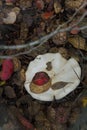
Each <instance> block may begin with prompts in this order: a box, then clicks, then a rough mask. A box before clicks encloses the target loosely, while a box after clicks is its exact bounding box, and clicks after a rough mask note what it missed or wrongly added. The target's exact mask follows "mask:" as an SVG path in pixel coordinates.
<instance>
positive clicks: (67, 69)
mask: <svg viewBox="0 0 87 130" xmlns="http://www.w3.org/2000/svg"><path fill="white" fill-rule="evenodd" d="M41 71H43V72H46V73H47V74H48V76H49V77H50V79H51V86H53V85H54V84H55V83H58V82H62V83H63V82H64V83H66V84H65V85H64V86H63V87H59V88H57V89H53V88H52V87H51V86H50V88H49V89H47V90H46V91H44V92H42V93H39V94H38V93H34V92H32V91H31V89H30V88H31V83H32V79H33V78H34V76H35V74H36V73H37V72H41ZM77 75H78V76H77ZM80 76H81V68H80V66H79V64H78V62H77V61H76V60H75V59H74V58H70V59H69V60H66V59H65V58H63V57H62V55H61V54H60V53H46V54H44V55H38V56H37V57H36V58H35V59H34V60H33V61H31V62H30V64H29V66H28V69H27V71H26V81H25V84H24V85H25V89H26V90H27V92H28V93H29V94H30V95H31V96H32V97H33V98H35V99H38V100H41V101H52V100H53V99H54V97H55V99H56V100H59V99H62V98H63V97H65V96H66V95H68V94H69V93H71V92H72V91H73V90H74V89H76V88H77V86H78V85H79V83H80ZM78 77H79V78H78ZM40 87H41V86H40Z"/></svg>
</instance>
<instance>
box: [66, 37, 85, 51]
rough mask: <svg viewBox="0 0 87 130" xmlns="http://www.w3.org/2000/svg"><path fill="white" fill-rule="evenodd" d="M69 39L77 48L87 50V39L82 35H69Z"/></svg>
mask: <svg viewBox="0 0 87 130" xmlns="http://www.w3.org/2000/svg"><path fill="white" fill-rule="evenodd" d="M68 41H69V42H70V43H71V44H72V45H73V46H74V47H75V48H77V49H82V50H85V51H87V45H86V40H85V39H84V38H82V37H80V36H78V35H77V36H74V37H69V38H68Z"/></svg>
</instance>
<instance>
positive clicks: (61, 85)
mask: <svg viewBox="0 0 87 130" xmlns="http://www.w3.org/2000/svg"><path fill="white" fill-rule="evenodd" d="M68 83H69V82H63V81H60V82H56V83H54V84H53V85H52V86H51V88H52V89H53V90H57V89H61V88H64V87H65V86H66V85H67V84H68Z"/></svg>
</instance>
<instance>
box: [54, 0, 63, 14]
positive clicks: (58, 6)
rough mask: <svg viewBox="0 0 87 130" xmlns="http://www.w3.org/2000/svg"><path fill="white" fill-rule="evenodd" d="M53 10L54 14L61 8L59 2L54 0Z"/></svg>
mask: <svg viewBox="0 0 87 130" xmlns="http://www.w3.org/2000/svg"><path fill="white" fill-rule="evenodd" d="M54 10H55V13H56V14H58V13H60V12H61V10H62V7H61V4H60V3H59V2H58V1H55V2H54Z"/></svg>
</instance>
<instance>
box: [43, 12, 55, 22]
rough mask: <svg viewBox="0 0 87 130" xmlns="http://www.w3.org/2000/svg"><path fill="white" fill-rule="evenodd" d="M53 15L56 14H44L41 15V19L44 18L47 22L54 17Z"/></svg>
mask: <svg viewBox="0 0 87 130" xmlns="http://www.w3.org/2000/svg"><path fill="white" fill-rule="evenodd" d="M53 13H54V12H53V11H50V12H45V13H43V14H42V15H41V17H42V18H43V19H45V20H47V19H49V18H50V17H52V16H53Z"/></svg>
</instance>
